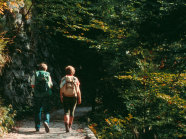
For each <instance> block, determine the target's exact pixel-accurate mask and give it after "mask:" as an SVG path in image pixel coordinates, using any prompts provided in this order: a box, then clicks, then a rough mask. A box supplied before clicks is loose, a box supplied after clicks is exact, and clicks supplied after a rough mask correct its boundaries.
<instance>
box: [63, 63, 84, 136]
mask: <svg viewBox="0 0 186 139" xmlns="http://www.w3.org/2000/svg"><path fill="white" fill-rule="evenodd" d="M65 71H66V76H64V77H63V78H62V79H61V83H60V99H61V103H63V106H64V124H65V128H66V132H70V130H71V127H72V123H73V120H74V111H75V108H76V105H77V103H78V104H81V91H80V88H79V86H80V82H79V80H78V78H77V77H75V76H74V74H75V68H74V67H72V66H67V67H66V68H65Z"/></svg>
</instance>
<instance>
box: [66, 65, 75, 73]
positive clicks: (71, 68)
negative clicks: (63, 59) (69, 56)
mask: <svg viewBox="0 0 186 139" xmlns="http://www.w3.org/2000/svg"><path fill="white" fill-rule="evenodd" d="M65 71H66V74H69V75H74V74H75V68H74V67H73V66H70V65H69V66H67V67H66V68H65Z"/></svg>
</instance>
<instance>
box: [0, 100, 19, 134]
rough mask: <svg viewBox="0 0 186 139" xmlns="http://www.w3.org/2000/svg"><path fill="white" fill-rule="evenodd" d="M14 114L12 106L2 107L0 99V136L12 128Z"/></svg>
mask: <svg viewBox="0 0 186 139" xmlns="http://www.w3.org/2000/svg"><path fill="white" fill-rule="evenodd" d="M15 115H16V112H15V111H14V110H13V109H12V106H11V105H9V106H4V104H3V102H2V99H1V97H0V136H2V135H3V133H6V132H8V131H10V129H11V128H12V127H13V126H14V117H15Z"/></svg>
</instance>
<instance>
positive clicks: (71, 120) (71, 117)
mask: <svg viewBox="0 0 186 139" xmlns="http://www.w3.org/2000/svg"><path fill="white" fill-rule="evenodd" d="M73 121H74V117H73V116H70V121H69V129H70V130H71V127H72V123H73Z"/></svg>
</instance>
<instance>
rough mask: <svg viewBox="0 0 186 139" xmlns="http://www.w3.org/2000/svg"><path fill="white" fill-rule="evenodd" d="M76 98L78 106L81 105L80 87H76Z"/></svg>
mask: <svg viewBox="0 0 186 139" xmlns="http://www.w3.org/2000/svg"><path fill="white" fill-rule="evenodd" d="M77 90H78V91H77V98H78V104H81V90H80V87H79V86H78V87H77Z"/></svg>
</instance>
